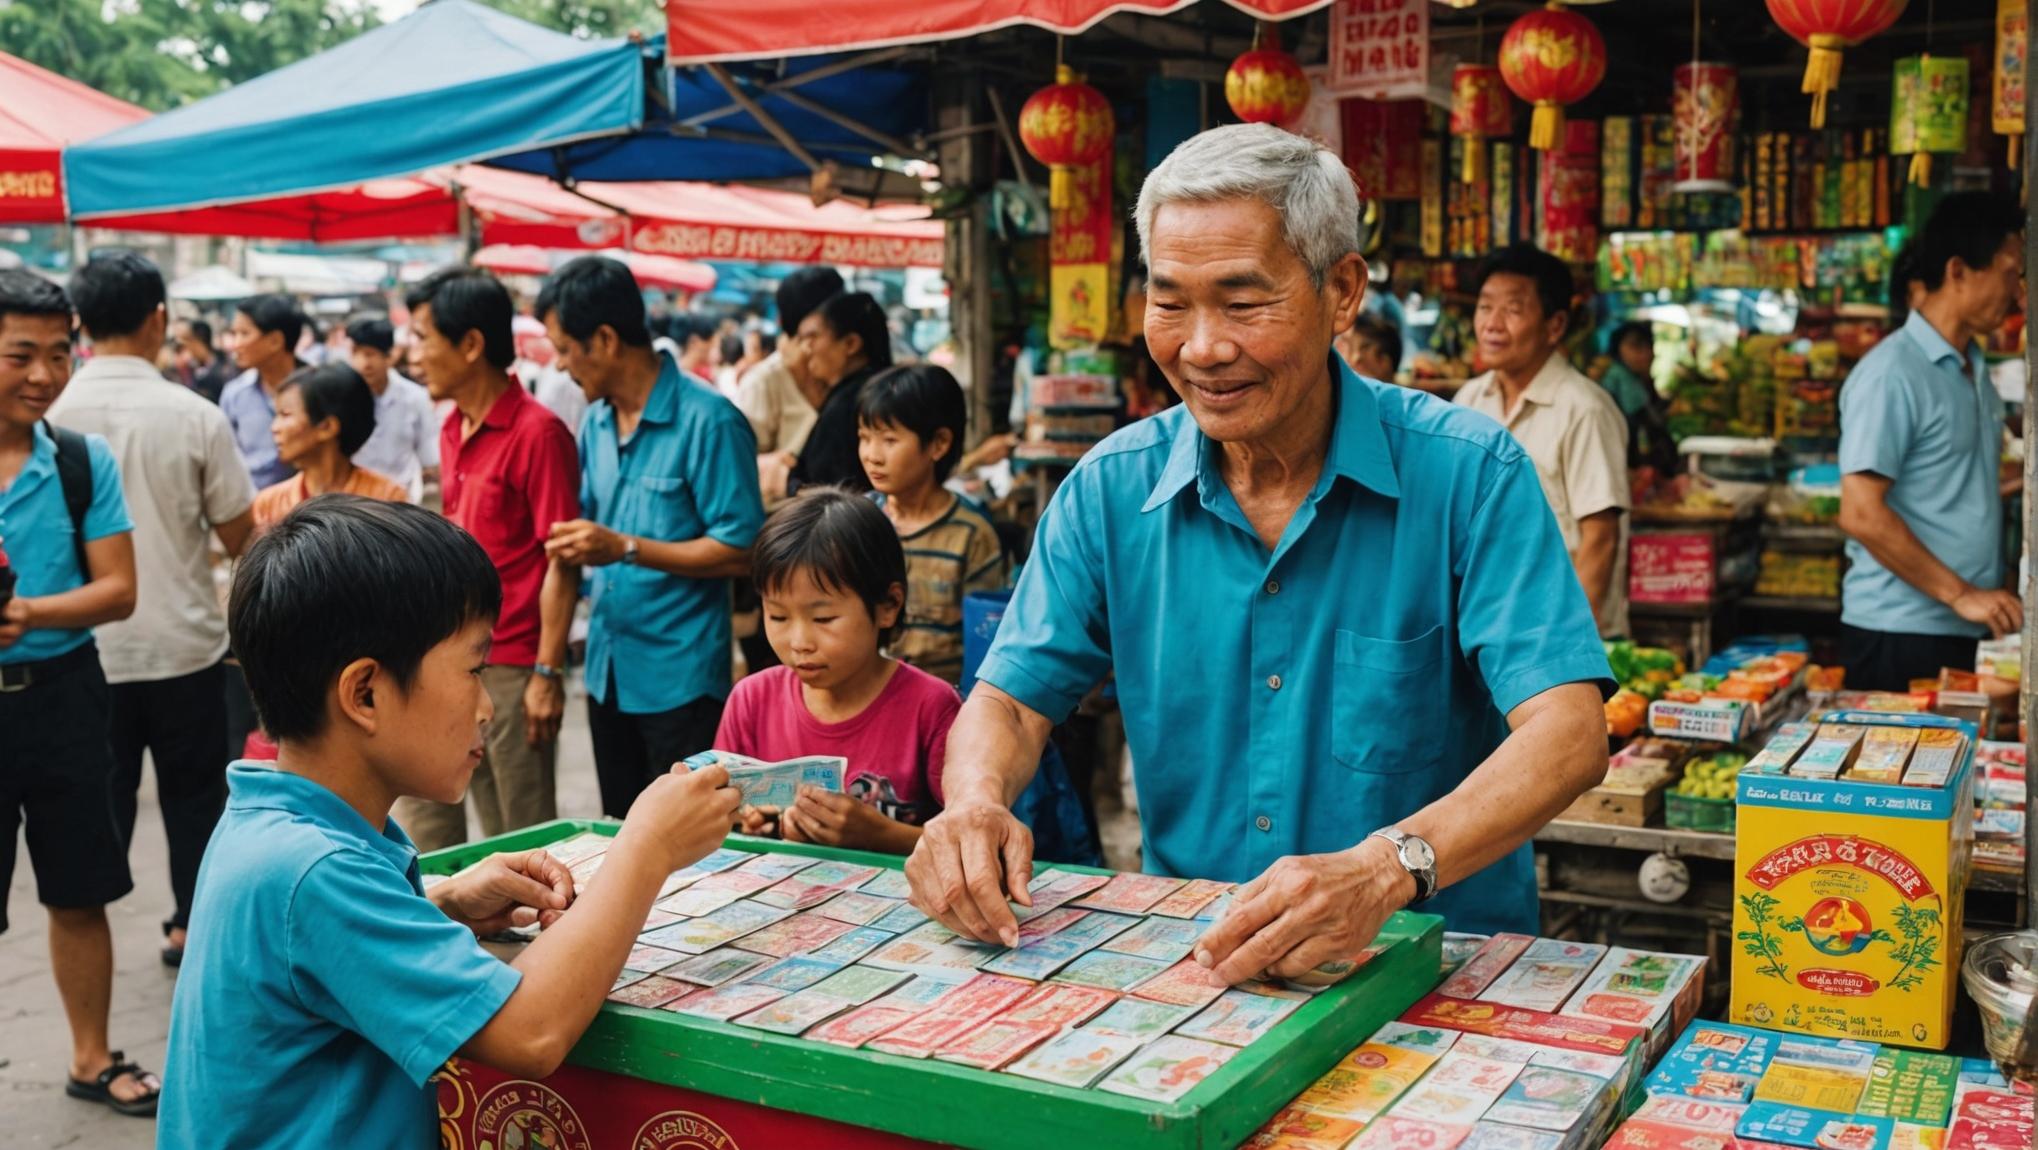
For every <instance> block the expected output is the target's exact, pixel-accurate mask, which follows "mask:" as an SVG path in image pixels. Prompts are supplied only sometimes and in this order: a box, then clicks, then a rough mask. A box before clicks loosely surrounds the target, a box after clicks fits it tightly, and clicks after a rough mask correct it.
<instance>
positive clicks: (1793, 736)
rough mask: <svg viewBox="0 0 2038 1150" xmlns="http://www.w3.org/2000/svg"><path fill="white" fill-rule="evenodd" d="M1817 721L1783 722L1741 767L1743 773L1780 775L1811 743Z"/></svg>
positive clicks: (1816, 730)
mask: <svg viewBox="0 0 2038 1150" xmlns="http://www.w3.org/2000/svg"><path fill="white" fill-rule="evenodd" d="M1818 731H1819V725H1818V724H1817V723H1802V722H1799V723H1785V724H1783V725H1782V726H1780V727H1778V728H1776V733H1775V734H1773V735H1771V736H1769V742H1768V744H1767V745H1765V746H1764V747H1763V748H1762V751H1761V753H1760V754H1758V755H1756V756H1755V757H1754V758H1752V759H1750V760H1748V763H1747V765H1746V766H1743V767H1742V768H1741V773H1742V774H1744V775H1780V774H1783V773H1784V772H1786V771H1788V770H1789V769H1790V764H1791V761H1792V760H1794V759H1796V758H1797V756H1798V754H1799V753H1800V752H1802V751H1803V750H1804V749H1805V748H1806V747H1808V746H1810V745H1811V741H1812V737H1813V736H1815V735H1817V734H1818Z"/></svg>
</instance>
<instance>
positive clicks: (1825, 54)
mask: <svg viewBox="0 0 2038 1150" xmlns="http://www.w3.org/2000/svg"><path fill="white" fill-rule="evenodd" d="M1767 2H1768V4H1769V15H1770V17H1771V18H1772V19H1774V20H1775V21H1776V23H1777V26H1778V27H1780V28H1782V29H1783V30H1784V31H1785V32H1788V33H1790V35H1791V38H1792V39H1794V40H1796V41H1797V42H1798V43H1800V44H1803V45H1804V46H1805V47H1807V48H1810V49H1811V51H1812V54H1811V59H1809V60H1807V61H1805V66H1804V84H1803V86H1802V90H1803V91H1804V92H1805V93H1807V94H1808V95H1810V96H1811V98H1812V127H1814V128H1823V127H1825V126H1826V96H1827V94H1829V93H1830V92H1832V90H1833V89H1835V88H1837V87H1839V86H1840V53H1841V51H1842V50H1843V49H1846V48H1852V47H1853V46H1854V45H1856V44H1859V43H1861V42H1862V41H1863V40H1866V39H1868V38H1869V37H1870V36H1874V35H1878V34H1880V33H1882V32H1887V31H1888V30H1889V26H1890V25H1892V24H1894V23H1896V21H1897V17H1899V16H1901V15H1903V14H1904V3H1905V0H1767Z"/></svg>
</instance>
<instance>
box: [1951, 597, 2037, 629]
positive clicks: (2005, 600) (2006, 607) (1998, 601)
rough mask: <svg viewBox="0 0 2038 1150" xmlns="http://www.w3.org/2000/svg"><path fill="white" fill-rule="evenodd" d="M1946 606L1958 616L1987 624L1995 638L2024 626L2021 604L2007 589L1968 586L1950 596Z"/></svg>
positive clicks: (1983, 624) (1969, 620)
mask: <svg viewBox="0 0 2038 1150" xmlns="http://www.w3.org/2000/svg"><path fill="white" fill-rule="evenodd" d="M1947 606H1949V607H1952V608H1953V611H1954V613H1955V614H1957V615H1959V616H1960V617H1961V618H1962V619H1965V620H1967V621H1968V622H1970V623H1979V624H1981V625H1982V626H1984V627H1987V628H1988V629H1989V630H1990V631H1991V632H1993V633H1994V634H1995V637H1996V638H1998V639H2000V638H2002V637H2003V636H2004V635H2013V634H2016V633H2017V632H2019V631H2022V630H2023V629H2024V605H2023V604H2022V603H2021V602H2019V601H2018V600H2017V597H2016V596H2015V595H2012V594H2010V593H2009V592H2008V591H1984V590H1982V589H1981V588H1979V587H1969V588H1968V589H1967V590H1965V591H1962V592H1961V593H1960V594H1958V595H1956V596H1954V597H1953V602H1951V603H1949V604H1947Z"/></svg>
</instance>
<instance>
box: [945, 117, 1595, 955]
mask: <svg viewBox="0 0 2038 1150" xmlns="http://www.w3.org/2000/svg"><path fill="white" fill-rule="evenodd" d="M1358 219H1359V206H1358V201H1357V193H1356V191H1355V189H1354V188H1353V185H1352V180H1351V175H1350V173H1349V172H1347V171H1346V169H1345V167H1344V164H1343V163H1342V162H1341V161H1340V160H1339V159H1338V158H1337V156H1336V155H1335V154H1333V153H1331V152H1329V151H1327V150H1325V149H1323V148H1321V147H1320V146H1318V145H1317V144H1315V143H1313V142H1312V141H1310V140H1307V139H1304V138H1302V137H1299V136H1295V135H1291V134H1289V133H1287V132H1283V131H1281V130H1279V129H1277V128H1273V127H1271V126H1268V125H1260V124H1248V125H1237V126H1232V127H1225V128H1218V129H1215V130H1213V131H1209V132H1205V133H1203V134H1202V135H1200V136H1197V137H1194V138H1193V139H1191V140H1189V141H1188V142H1186V143H1184V144H1183V145H1182V146H1181V147H1179V148H1177V149H1176V150H1175V152H1174V153H1173V155H1171V156H1170V157H1169V158H1168V159H1167V160H1166V161H1165V162H1164V163H1162V164H1161V166H1160V167H1158V168H1156V169H1155V170H1154V172H1153V174H1152V175H1150V176H1149V177H1148V178H1147V181H1146V186H1145V188H1144V189H1143V190H1142V192H1141V194H1140V199H1139V206H1138V209H1137V220H1138V224H1139V232H1140V242H1141V247H1142V249H1143V252H1144V255H1145V259H1146V264H1147V268H1148V273H1149V280H1148V289H1147V311H1146V321H1145V330H1146V335H1147V346H1148V348H1149V350H1150V351H1152V353H1153V355H1154V358H1155V361H1156V362H1157V363H1159V364H1160V366H1161V369H1162V370H1163V371H1164V372H1166V374H1167V376H1168V379H1169V382H1170V383H1171V384H1173V385H1174V387H1175V390H1176V392H1177V393H1178V394H1180V395H1181V396H1182V399H1183V404H1182V406H1181V407H1179V408H1177V409H1175V410H1173V411H1169V412H1164V413H1162V414H1161V415H1158V416H1155V417H1153V418H1150V419H1146V420H1143V421H1141V422H1139V423H1136V424H1134V425H1133V426H1131V427H1128V428H1126V429H1124V430H1122V431H1120V432H1118V433H1117V434H1115V435H1113V436H1112V437H1111V438H1109V439H1107V440H1105V441H1104V442H1103V443H1102V444H1100V445H1099V446H1098V447H1097V448H1096V449H1095V450H1093V451H1092V452H1091V453H1090V454H1089V455H1088V456H1087V457H1085V458H1084V460H1083V461H1082V463H1081V464H1079V465H1078V466H1077V467H1076V468H1075V470H1074V471H1073V472H1072V473H1071V474H1070V475H1069V477H1068V479H1067V481H1066V482H1065V483H1064V484H1063V485H1062V487H1061V488H1060V490H1059V491H1057V492H1056V494H1055V496H1054V500H1053V502H1052V503H1051V504H1050V505H1049V508H1048V510H1047V513H1046V515H1045V517H1044V518H1043V519H1042V521H1041V524H1040V528H1039V532H1038V536H1037V539H1036V542H1035V546H1034V551H1033V555H1032V558H1031V559H1029V560H1028V562H1027V564H1026V566H1025V568H1024V570H1023V571H1022V573H1021V575H1020V578H1019V584H1018V587H1017V589H1016V591H1015V592H1014V595H1013V599H1012V602H1011V605H1010V606H1009V607H1008V608H1007V610H1006V612H1005V616H1004V620H1003V622H1002V624H1001V625H1000V627H999V631H998V635H997V638H996V640H995V641H994V643H993V645H992V648H991V651H990V654H989V656H988V657H987V658H986V659H985V661H984V663H983V666H982V669H981V670H980V672H979V678H978V682H977V686H976V689H975V690H974V691H972V692H971V694H970V698H969V701H968V703H966V704H965V705H964V707H963V711H962V714H961V715H960V717H958V719H957V720H956V723H955V727H954V729H953V730H952V731H951V732H950V734H949V742H948V762H947V769H946V773H945V776H944V785H945V787H946V789H947V799H948V805H947V808H946V809H945V811H944V812H943V813H942V814H941V815H940V816H939V817H937V818H935V819H933V820H932V821H930V822H929V823H928V824H927V828H926V834H925V835H924V836H923V837H922V839H921V841H920V845H919V847H918V848H917V849H916V850H915V852H914V854H913V856H912V858H911V859H910V860H909V861H908V863H907V868H906V869H907V875H908V878H909V880H910V881H911V884H912V889H913V902H914V904H915V905H916V906H919V907H920V908H921V909H922V910H925V911H927V912H928V913H930V914H932V915H934V916H935V917H938V918H939V919H940V920H941V921H942V922H943V923H944V924H946V925H948V926H949V927H950V928H951V929H953V930H957V931H959V932H963V933H967V934H969V935H970V936H972V937H975V938H979V939H987V940H988V939H999V940H1002V941H1005V942H1007V943H1010V942H1011V941H1013V937H1014V936H1015V935H1016V933H1017V930H1016V924H1015V922H1014V920H1013V916H1012V913H1011V911H1010V910H1009V909H1008V907H1007V905H1006V901H1005V900H1006V896H1007V895H1008V894H1009V895H1010V896H1011V897H1012V898H1013V899H1015V900H1016V901H1018V902H1020V903H1022V904H1024V903H1026V902H1027V901H1028V899H1027V894H1026V888H1027V881H1028V878H1029V876H1030V874H1031V870H1032V839H1031V837H1030V836H1029V835H1028V833H1027V831H1026V829H1025V827H1024V826H1022V825H1021V824H1020V823H1019V822H1018V821H1017V820H1016V819H1014V818H1013V817H1012V814H1011V811H1010V809H1009V806H1008V804H1009V803H1010V802H1011V801H1012V800H1013V799H1014V798H1015V797H1016V796H1017V795H1019V793H1020V792H1021V791H1022V790H1023V789H1024V787H1025V785H1026V782H1027V780H1028V778H1029V777H1030V775H1031V774H1032V770H1033V766H1034V764H1036V763H1037V762H1038V761H1039V757H1040V752H1041V749H1042V746H1043V744H1044V743H1045V741H1046V738H1047V734H1048V731H1049V729H1050V727H1051V726H1052V724H1053V723H1054V722H1056V721H1058V720H1059V719H1061V718H1062V717H1063V716H1065V715H1066V714H1068V712H1069V711H1070V710H1071V709H1072V708H1073V707H1074V706H1075V704H1076V703H1077V701H1078V700H1079V699H1081V697H1082V696H1083V694H1084V693H1085V692H1087V691H1088V690H1089V689H1090V688H1091V687H1092V686H1093V685H1094V684H1095V683H1097V682H1098V681H1100V680H1101V679H1103V678H1104V676H1105V675H1106V674H1107V673H1113V672H1115V674H1116V677H1117V678H1116V681H1117V685H1118V694H1119V700H1120V703H1121V707H1122V710H1123V714H1124V717H1125V732H1126V740H1127V743H1128V744H1129V746H1130V748H1131V752H1132V761H1133V777H1134V781H1135V783H1136V785H1137V787H1138V790H1139V799H1140V815H1141V820H1142V823H1143V826H1144V832H1145V841H1144V844H1143V845H1144V848H1145V859H1146V866H1147V868H1148V869H1150V870H1154V871H1158V872H1160V873H1162V874H1170V875H1178V876H1185V877H1186V876H1195V877H1201V878H1211V879H1220V880H1225V879H1228V880H1236V881H1240V882H1243V883H1244V884H1245V885H1243V886H1242V887H1240V888H1239V889H1238V891H1237V893H1236V894H1235V896H1234V898H1233V901H1232V904H1231V906H1230V908H1229V910H1228V911H1227V912H1226V913H1225V915H1224V917H1223V918H1222V919H1220V920H1219V921H1218V923H1217V924H1216V925H1215V926H1213V927H1212V928H1211V930H1210V932H1209V933H1207V934H1206V935H1204V937H1203V939H1202V940H1201V941H1200V942H1199V943H1198V947H1197V952H1196V957H1197V959H1198V961H1199V962H1201V963H1202V964H1203V965H1205V966H1206V967H1210V968H1212V969H1213V971H1214V975H1215V977H1217V978H1219V979H1221V980H1224V981H1227V982H1238V981H1242V980H1245V979H1247V978H1251V977H1254V976H1257V975H1259V974H1261V973H1262V972H1269V973H1271V974H1273V975H1275V976H1289V975H1296V974H1301V973H1304V972H1307V971H1309V970H1311V969H1312V968H1315V967H1318V966H1319V965H1322V964H1326V963H1331V964H1336V963H1346V962H1349V961H1350V960H1352V959H1354V958H1356V957H1357V956H1358V954H1359V952H1360V951H1361V949H1362V948H1364V947H1365V946H1366V945H1367V944H1368V943H1370V942H1371V941H1372V940H1373V938H1374V936H1375V934H1376V933H1377V932H1378V930H1379V928H1380V926H1381V924H1382V923H1383V922H1384V921H1385V919H1386V918H1387V916H1388V915H1389V914H1391V913H1392V912H1393V911H1395V910H1397V909H1399V908H1400V907H1402V906H1404V905H1408V904H1410V903H1415V902H1424V904H1425V905H1424V908H1423V909H1425V910H1429V909H1434V910H1435V911H1437V912H1438V913H1441V914H1443V915H1444V916H1445V917H1446V918H1447V920H1448V921H1449V923H1450V925H1451V928H1452V929H1454V930H1467V931H1487V930H1493V929H1499V928H1505V929H1514V930H1526V931H1528V932H1530V933H1534V932H1535V929H1536V927H1537V918H1536V889H1535V879H1534V874H1533V865H1532V860H1531V856H1530V854H1529V850H1528V848H1527V846H1526V844H1527V842H1528V839H1529V837H1530V836H1531V835H1532V834H1533V833H1534V832H1535V831H1536V830H1537V829H1539V828H1540V827H1541V826H1542V824H1543V823H1544V822H1546V821H1547V820H1549V819H1550V818H1552V817H1553V816H1555V815H1556V814H1557V813H1558V812H1560V811H1562V810H1563V809H1564V807H1565V806H1567V805H1568V804H1569V803H1570V802H1571V801H1572V800H1573V799H1574V798H1575V797H1576V796H1577V795H1579V794H1581V793H1583V792H1584V791H1585V790H1586V789H1587V788H1589V787H1591V786H1593V785H1594V784H1595V783H1597V782H1598V781H1599V780H1600V779H1601V778H1602V777H1603V776H1604V774H1605V771H1606V724H1605V715H1604V712H1603V711H1602V710H1601V706H1600V704H1601V701H1602V699H1603V695H1604V692H1605V691H1606V690H1608V689H1609V688H1610V686H1611V684H1610V682H1608V678H1609V674H1608V669H1607V662H1606V656H1605V652H1604V649H1603V648H1602V647H1601V645H1600V641H1599V636H1598V633H1597V631H1596V629H1595V627H1594V624H1593V619H1592V614H1591V611H1590V610H1589V609H1588V607H1587V606H1586V601H1585V594H1584V592H1583V590H1582V589H1581V588H1580V586H1579V583H1578V578H1577V576H1576V575H1575V574H1574V573H1573V571H1572V567H1571V563H1570V561H1569V559H1568V558H1567V557H1566V555H1565V551H1564V541H1563V538H1562V537H1561V536H1560V535H1559V534H1558V531H1557V525H1556V522H1555V521H1554V519H1553V518H1552V516H1551V513H1550V508H1549V505H1548V503H1547V502H1546V501H1545V500H1544V498H1543V492H1542V487H1541V484H1540V483H1539V482H1538V480H1537V478H1536V469H1535V464H1534V462H1533V461H1532V460H1531V459H1530V458H1529V456H1528V454H1527V453H1526V452H1525V451H1523V450H1522V448H1521V447H1520V445H1519V444H1517V443H1516V442H1515V441H1514V439H1513V438H1512V437H1510V436H1509V435H1508V434H1507V432H1506V431H1505V430H1504V429H1502V428H1501V427H1500V425H1499V424H1497V423H1495V422H1494V421H1493V420H1491V419H1489V418H1487V417H1486V416H1483V415H1480V414H1478V413H1476V412H1471V411H1466V410H1462V409H1457V408H1454V407H1452V406H1451V405H1449V404H1447V403H1444V402H1442V401H1440V400H1438V399H1435V398H1433V397H1431V396H1428V395H1425V394H1423V393H1421V392H1418V391H1414V390H1410V389H1403V388H1396V387H1392V386H1388V385H1384V384H1379V383H1374V382H1371V381H1368V380H1365V379H1362V378H1360V377H1359V376H1358V375H1356V374H1355V373H1353V372H1352V371H1350V370H1349V369H1348V368H1346V367H1345V366H1344V365H1343V364H1341V363H1338V362H1335V361H1334V360H1333V358H1332V355H1331V343H1332V340H1333V337H1334V336H1335V335H1336V334H1337V332H1338V331H1339V330H1341V329H1343V328H1345V327H1347V326H1349V325H1350V324H1351V323H1352V321H1353V318H1354V317H1355V316H1356V315H1357V314H1358V312H1359V306H1360V301H1361V300H1362V299H1363V297H1364V294H1365V281H1366V271H1365V261H1364V260H1363V259H1362V258H1361V257H1360V255H1359V250H1358V234H1357V220H1358ZM1439 892H1441V893H1439ZM1431 895H1434V896H1435V898H1434V900H1433V901H1425V900H1428V899H1429V897H1430V896H1431Z"/></svg>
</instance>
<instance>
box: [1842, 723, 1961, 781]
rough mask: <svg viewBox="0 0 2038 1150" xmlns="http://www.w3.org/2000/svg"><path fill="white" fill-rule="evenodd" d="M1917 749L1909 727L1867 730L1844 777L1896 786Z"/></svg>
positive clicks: (1916, 737) (1916, 734)
mask: <svg viewBox="0 0 2038 1150" xmlns="http://www.w3.org/2000/svg"><path fill="white" fill-rule="evenodd" d="M1949 733H1952V732H1949ZM1917 745H1918V732H1917V731H1916V730H1914V729H1912V728H1910V727H1870V728H1868V733H1867V734H1866V735H1863V736H1862V737H1861V753H1860V754H1858V755H1856V756H1855V758H1854V766H1853V768H1852V769H1850V770H1849V771H1848V772H1847V777H1848V778H1850V779H1853V780H1855V781H1857V782H1863V783H1896V782H1900V781H1902V779H1903V777H1904V764H1905V763H1907V762H1909V761H1910V758H1911V750H1912V748H1914V747H1916V746H1917Z"/></svg>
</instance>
